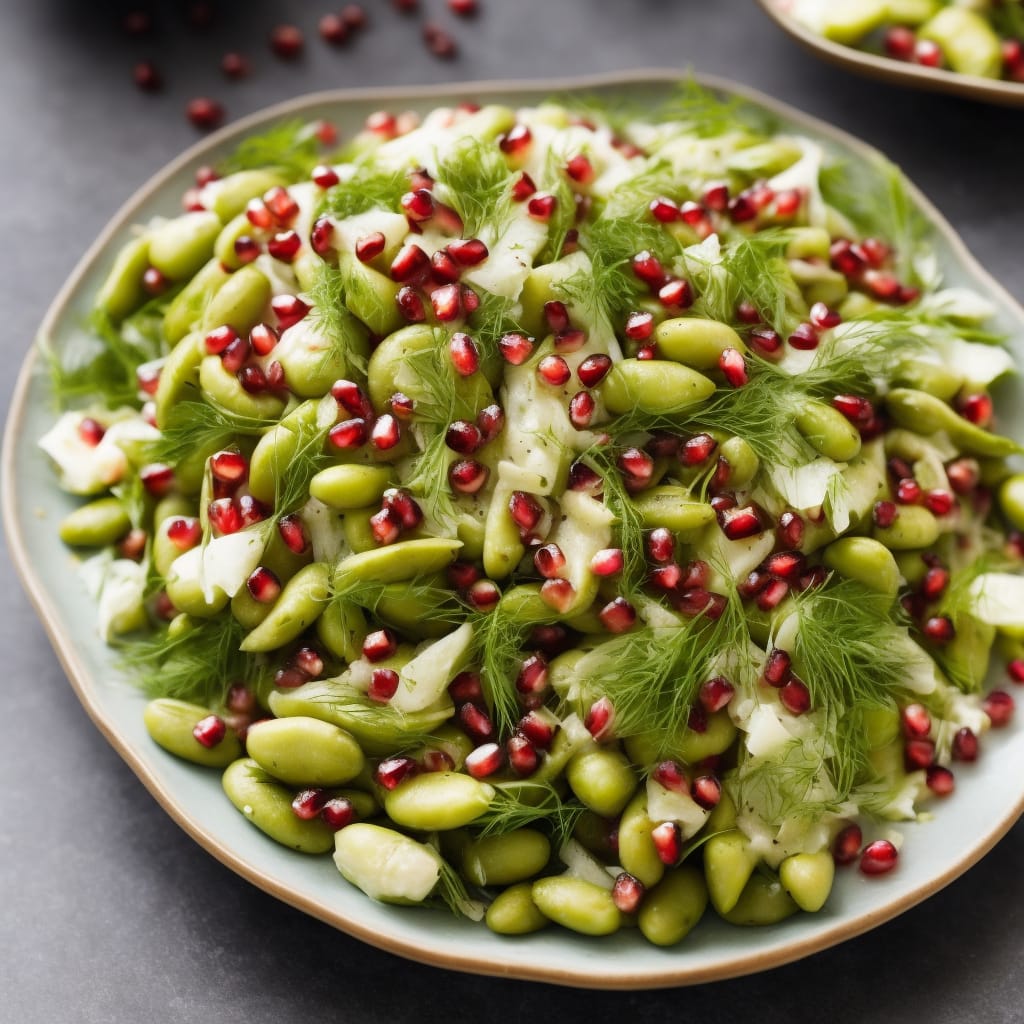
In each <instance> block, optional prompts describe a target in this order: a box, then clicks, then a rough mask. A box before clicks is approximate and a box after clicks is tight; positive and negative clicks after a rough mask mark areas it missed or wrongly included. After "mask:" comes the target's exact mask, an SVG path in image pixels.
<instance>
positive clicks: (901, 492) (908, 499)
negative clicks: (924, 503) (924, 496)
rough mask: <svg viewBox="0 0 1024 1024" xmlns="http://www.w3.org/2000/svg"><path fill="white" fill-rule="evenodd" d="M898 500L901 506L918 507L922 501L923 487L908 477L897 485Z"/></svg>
mask: <svg viewBox="0 0 1024 1024" xmlns="http://www.w3.org/2000/svg"><path fill="white" fill-rule="evenodd" d="M896 500H897V501H898V502H899V503H900V504H901V505H916V504H917V503H918V502H919V501H920V500H921V485H920V484H919V483H918V482H917V481H916V480H914V479H911V478H910V477H906V478H905V479H903V480H901V481H900V482H899V483H898V484H897V485H896Z"/></svg>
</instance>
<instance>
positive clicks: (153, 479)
mask: <svg viewBox="0 0 1024 1024" xmlns="http://www.w3.org/2000/svg"><path fill="white" fill-rule="evenodd" d="M139 479H140V480H141V481H142V486H143V487H145V488H146V490H147V491H148V492H149V493H150V494H152V495H153V497H154V498H162V497H163V496H164V495H165V494H167V492H168V491H169V490H170V489H171V487H172V486H173V485H174V470H173V469H172V468H171V467H170V466H166V465H164V463H162V462H151V463H150V464H149V465H148V466H143V467H142V469H140V470H139Z"/></svg>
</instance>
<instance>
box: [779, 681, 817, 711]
mask: <svg viewBox="0 0 1024 1024" xmlns="http://www.w3.org/2000/svg"><path fill="white" fill-rule="evenodd" d="M779 700H780V701H781V702H782V706H783V707H784V708H785V709H786V710H787V711H788V712H790V714H793V715H802V714H804V713H805V712H807V711H809V710H810V708H811V694H810V691H809V690H808V689H807V687H806V686H805V685H804V684H803V683H802V682H801V681H800V680H799V679H797V678H796V677H794V678H792V679H790V680H789V682H788V683H786V684H785V685H784V686H782V687H780V689H779Z"/></svg>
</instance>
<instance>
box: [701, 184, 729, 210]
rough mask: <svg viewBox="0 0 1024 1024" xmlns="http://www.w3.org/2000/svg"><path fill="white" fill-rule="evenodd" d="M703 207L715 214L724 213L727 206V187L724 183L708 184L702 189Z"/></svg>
mask: <svg viewBox="0 0 1024 1024" xmlns="http://www.w3.org/2000/svg"><path fill="white" fill-rule="evenodd" d="M703 200H704V205H705V206H706V207H707V208H708V209H709V210H714V211H715V212H716V213H724V212H725V210H726V208H727V207H728V205H729V185H728V184H727V183H726V182H724V181H713V182H710V183H709V184H708V185H706V186H705V188H704V195H703Z"/></svg>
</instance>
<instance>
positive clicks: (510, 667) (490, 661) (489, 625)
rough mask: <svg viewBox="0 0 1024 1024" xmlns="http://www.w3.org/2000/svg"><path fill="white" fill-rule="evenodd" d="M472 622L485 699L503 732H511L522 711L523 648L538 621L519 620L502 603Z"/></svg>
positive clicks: (501, 733)
mask: <svg viewBox="0 0 1024 1024" xmlns="http://www.w3.org/2000/svg"><path fill="white" fill-rule="evenodd" d="M552 617H554V614H553V613H552ZM472 621H473V661H474V662H476V663H477V664H478V665H479V666H480V682H481V684H482V686H483V691H484V698H485V699H486V701H487V705H488V707H490V708H491V710H492V712H493V715H494V720H495V722H494V724H495V725H496V726H497V728H498V732H499V734H500V735H509V734H511V732H512V731H513V729H514V727H515V723H516V722H517V721H518V720H519V716H520V714H521V713H522V709H521V708H520V706H519V701H518V699H517V697H516V689H515V679H516V675H517V674H518V672H519V669H520V666H521V664H522V661H523V653H522V647H523V644H524V643H525V642H526V638H527V636H528V635H529V633H530V630H531V629H532V628H533V626H534V625H536V623H523V622H520V621H518V620H517V619H515V618H513V617H512V616H511V615H509V613H508V612H507V611H505V610H504V609H503V608H502V605H501V603H500V602H499V603H498V607H497V608H495V609H494V611H492V612H490V613H488V614H484V615H478V616H474V617H473V619H472Z"/></svg>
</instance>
